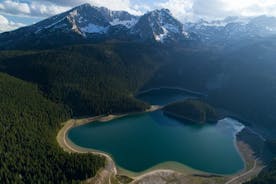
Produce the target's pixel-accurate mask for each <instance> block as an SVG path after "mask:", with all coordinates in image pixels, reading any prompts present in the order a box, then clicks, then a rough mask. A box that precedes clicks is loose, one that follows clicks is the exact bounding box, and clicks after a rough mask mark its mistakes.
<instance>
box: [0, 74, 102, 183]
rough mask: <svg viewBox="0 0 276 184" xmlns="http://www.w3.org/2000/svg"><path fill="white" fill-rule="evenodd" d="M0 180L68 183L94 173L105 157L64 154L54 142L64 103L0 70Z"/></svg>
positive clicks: (67, 114) (64, 111)
mask: <svg viewBox="0 0 276 184" xmlns="http://www.w3.org/2000/svg"><path fill="white" fill-rule="evenodd" d="M0 112H1V116H0V183H71V182H74V181H75V182H78V181H80V180H84V179H86V178H88V177H92V176H94V175H95V174H96V171H97V170H98V169H99V168H101V167H103V166H104V163H105V160H104V158H102V157H99V156H94V155H79V154H69V153H65V152H64V151H63V150H62V149H61V148H59V146H58V145H57V143H56V139H55V137H56V133H57V131H58V129H59V128H60V123H61V122H63V121H65V120H67V119H68V118H70V110H69V109H68V108H65V107H64V105H61V104H56V103H53V102H51V101H49V100H48V99H46V98H45V97H44V96H43V94H42V93H41V92H40V90H39V89H38V88H37V86H36V85H33V84H31V83H27V82H24V81H22V80H19V79H16V78H14V77H11V76H9V75H6V74H3V73H0Z"/></svg>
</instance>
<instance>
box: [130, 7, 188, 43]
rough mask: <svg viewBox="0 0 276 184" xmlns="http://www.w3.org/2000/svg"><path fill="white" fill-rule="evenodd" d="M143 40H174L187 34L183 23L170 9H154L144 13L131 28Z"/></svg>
mask: <svg viewBox="0 0 276 184" xmlns="http://www.w3.org/2000/svg"><path fill="white" fill-rule="evenodd" d="M131 33H132V34H136V35H138V36H139V37H140V39H142V40H147V39H154V40H156V41H158V42H165V41H167V40H169V41H173V40H177V39H181V38H182V37H184V36H186V34H185V31H184V27H183V24H182V23H181V22H179V21H178V20H176V19H175V18H174V17H173V16H172V14H171V12H170V11H169V10H168V9H161V10H154V11H151V12H148V13H146V14H145V15H143V16H142V17H141V18H140V19H139V21H138V22H137V24H136V25H135V26H133V28H132V29H131Z"/></svg>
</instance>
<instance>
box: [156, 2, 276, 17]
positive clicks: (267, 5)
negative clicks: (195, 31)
mask: <svg viewBox="0 0 276 184" xmlns="http://www.w3.org/2000/svg"><path fill="white" fill-rule="evenodd" d="M156 4H157V7H163V8H168V9H170V10H171V12H172V13H173V14H174V15H175V16H176V17H177V18H178V19H180V20H181V21H187V20H190V21H193V20H197V19H200V18H203V19H207V20H214V19H223V18H225V17H227V16H259V15H267V16H276V1H275V0H166V1H165V2H161V3H158V2H157V3H156Z"/></svg>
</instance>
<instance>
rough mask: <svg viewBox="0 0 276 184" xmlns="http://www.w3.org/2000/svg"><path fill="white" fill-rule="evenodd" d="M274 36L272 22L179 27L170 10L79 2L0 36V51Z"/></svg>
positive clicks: (221, 22)
mask: <svg viewBox="0 0 276 184" xmlns="http://www.w3.org/2000/svg"><path fill="white" fill-rule="evenodd" d="M274 34H276V18H275V17H267V16H259V17H255V18H239V17H228V18H226V19H224V20H219V21H209V22H208V21H205V20H200V21H197V22H193V23H192V22H188V23H181V22H180V21H179V20H177V19H176V18H174V17H173V15H172V13H171V12H170V11H169V10H168V9H160V10H154V11H151V12H148V13H146V14H144V15H142V16H135V15H131V14H130V13H128V12H126V11H112V10H109V9H107V8H104V7H95V6H91V5H90V4H83V5H80V6H78V7H75V8H73V9H71V10H69V11H67V12H64V13H61V14H59V15H56V16H53V17H50V18H48V19H46V20H43V21H41V22H38V23H36V24H34V25H31V26H27V27H23V28H19V29H17V30H15V31H10V32H5V33H2V34H0V49H23V48H24V49H26V48H51V47H55V46H63V45H68V44H76V43H96V42H102V41H110V40H120V41H137V42H150V43H161V44H172V43H185V41H196V43H214V42H215V43H223V44H225V42H228V41H233V40H239V39H240V38H250V37H263V36H271V35H274Z"/></svg>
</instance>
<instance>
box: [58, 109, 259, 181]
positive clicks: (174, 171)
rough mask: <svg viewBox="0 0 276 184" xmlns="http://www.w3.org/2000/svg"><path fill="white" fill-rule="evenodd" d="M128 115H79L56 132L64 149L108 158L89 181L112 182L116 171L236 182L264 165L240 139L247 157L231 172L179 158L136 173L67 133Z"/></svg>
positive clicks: (136, 178)
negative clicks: (205, 168)
mask: <svg viewBox="0 0 276 184" xmlns="http://www.w3.org/2000/svg"><path fill="white" fill-rule="evenodd" d="M160 108H162V107H160V106H151V108H150V109H148V110H146V111H145V112H152V111H156V110H159V109H160ZM140 113H144V112H140ZM131 114H139V113H131ZM127 115H130V114H122V115H108V116H96V117H91V118H84V119H78V120H69V121H67V122H65V123H63V127H62V128H61V130H60V131H59V132H58V135H57V142H58V144H59V145H60V146H61V148H63V150H64V151H66V152H70V153H72V152H75V153H92V154H96V155H101V156H104V157H105V158H106V165H105V167H104V168H103V169H101V170H100V171H99V172H98V173H97V175H96V176H95V177H94V178H91V179H89V180H87V181H88V182H89V183H113V182H112V181H114V180H116V175H117V174H119V175H126V176H128V177H131V178H133V179H134V181H133V182H132V183H139V181H143V182H145V183H147V182H146V181H148V180H149V181H152V178H155V179H157V178H158V177H163V179H164V178H166V177H175V178H176V179H177V180H179V181H182V180H183V181H184V180H185V181H186V180H189V182H193V183H196V184H197V183H199V184H200V183H201V182H207V183H209V182H210V183H227V184H233V183H237V182H236V181H240V180H241V179H243V180H242V181H247V180H248V178H249V177H248V176H247V175H250V178H251V177H252V176H255V175H257V174H258V173H259V172H260V171H261V169H262V168H263V167H262V163H261V162H260V161H258V160H257V159H256V158H255V157H254V152H253V151H252V150H251V149H250V146H249V145H248V144H246V143H244V142H243V141H241V140H237V141H236V146H237V149H238V151H239V153H240V154H241V156H242V158H243V160H244V161H245V169H244V170H243V171H241V172H239V173H237V174H234V175H231V176H223V175H216V174H212V173H206V172H203V171H198V170H195V169H192V168H190V167H188V166H185V165H183V164H180V163H176V162H165V163H161V164H158V165H156V166H154V167H152V168H150V169H147V170H146V171H143V172H141V173H135V172H131V171H127V170H125V169H123V168H119V167H117V166H116V164H115V162H114V161H113V159H112V157H111V156H110V155H108V154H107V153H103V152H100V151H97V150H93V149H87V148H82V147H79V146H77V145H75V144H74V143H72V142H71V141H70V140H69V139H68V137H67V133H68V131H69V130H70V129H71V128H74V127H76V126H80V125H84V124H87V123H90V122H93V121H98V122H108V121H111V120H113V119H117V118H121V117H124V116H127ZM252 169H253V170H252ZM251 170H252V171H251ZM184 176H185V178H184ZM156 177H157V178H156ZM208 181H209V182H208ZM149 183H150V182H149ZM185 183H186V182H185Z"/></svg>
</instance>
